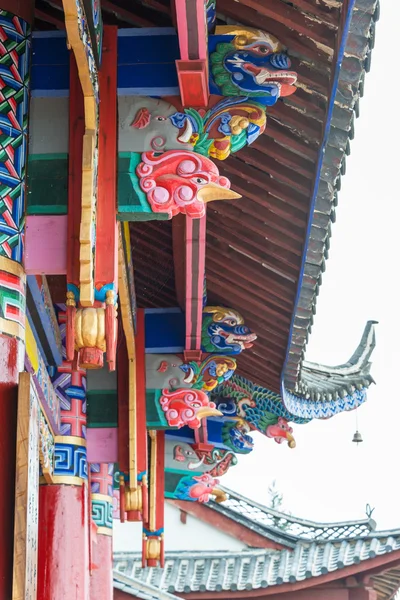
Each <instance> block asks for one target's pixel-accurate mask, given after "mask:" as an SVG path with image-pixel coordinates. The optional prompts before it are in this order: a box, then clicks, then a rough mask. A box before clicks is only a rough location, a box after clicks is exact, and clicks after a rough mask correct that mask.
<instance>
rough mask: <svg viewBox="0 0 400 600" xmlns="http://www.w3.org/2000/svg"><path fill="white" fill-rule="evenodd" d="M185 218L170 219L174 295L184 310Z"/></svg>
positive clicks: (180, 215) (179, 216)
mask: <svg viewBox="0 0 400 600" xmlns="http://www.w3.org/2000/svg"><path fill="white" fill-rule="evenodd" d="M185 228H186V217H185V215H182V214H179V215H176V217H174V218H173V219H172V249H173V254H174V272H175V293H176V298H177V300H178V305H179V306H180V308H181V309H182V310H185V301H186V291H185V290H186V270H185V268H184V265H185V261H186V244H185Z"/></svg>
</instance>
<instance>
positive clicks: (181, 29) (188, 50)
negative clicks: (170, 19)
mask: <svg viewBox="0 0 400 600" xmlns="http://www.w3.org/2000/svg"><path fill="white" fill-rule="evenodd" d="M175 10H176V22H177V25H178V37H179V50H180V54H181V59H180V60H177V61H176V68H177V72H178V81H179V89H180V95H181V101H182V104H183V106H184V107H197V108H205V107H206V106H207V105H208V97H209V94H210V92H209V84H208V55H207V39H208V33H207V21H206V6H205V3H204V0H175Z"/></svg>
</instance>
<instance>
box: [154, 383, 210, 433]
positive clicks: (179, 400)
mask: <svg viewBox="0 0 400 600" xmlns="http://www.w3.org/2000/svg"><path fill="white" fill-rule="evenodd" d="M160 404H161V408H162V410H163V411H164V412H165V417H166V419H167V422H168V425H169V427H177V428H180V427H184V426H185V425H187V426H188V427H190V428H191V429H198V428H199V427H200V425H201V419H204V418H205V417H220V416H221V415H222V413H220V412H219V410H216V408H215V404H214V402H210V399H209V397H208V396H207V394H206V393H204V392H202V391H201V390H187V389H179V390H176V391H173V392H170V391H169V390H167V389H164V390H163V391H162V395H161V397H160Z"/></svg>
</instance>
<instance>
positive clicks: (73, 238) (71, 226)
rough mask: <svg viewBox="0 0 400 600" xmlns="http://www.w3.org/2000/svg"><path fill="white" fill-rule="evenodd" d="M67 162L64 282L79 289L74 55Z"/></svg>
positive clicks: (80, 112)
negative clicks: (65, 268)
mask: <svg viewBox="0 0 400 600" xmlns="http://www.w3.org/2000/svg"><path fill="white" fill-rule="evenodd" d="M69 89H70V92H69V160H68V228H67V232H68V233H67V235H68V241H67V282H68V283H73V284H75V285H77V286H78V287H79V267H80V262H79V252H80V245H79V232H80V225H81V196H82V151H83V136H84V134H85V114H84V103H83V94H82V88H81V83H80V81H79V75H78V69H77V66H76V61H75V56H74V53H73V52H71V55H70V76H69Z"/></svg>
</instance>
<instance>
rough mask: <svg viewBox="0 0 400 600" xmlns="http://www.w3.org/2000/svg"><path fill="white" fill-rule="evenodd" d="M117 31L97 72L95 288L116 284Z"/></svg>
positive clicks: (108, 30)
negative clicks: (98, 110) (97, 164)
mask: <svg viewBox="0 0 400 600" xmlns="http://www.w3.org/2000/svg"><path fill="white" fill-rule="evenodd" d="M117 31H118V30H117V28H116V27H110V26H106V27H104V33H103V50H102V65H101V69H100V77H99V79H100V81H99V83H100V96H101V103H100V124H99V125H100V126H99V166H98V195H97V229H96V267H95V286H96V289H100V288H101V287H102V286H103V285H106V284H108V283H113V284H114V286H115V288H117V280H118V229H117Z"/></svg>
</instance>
